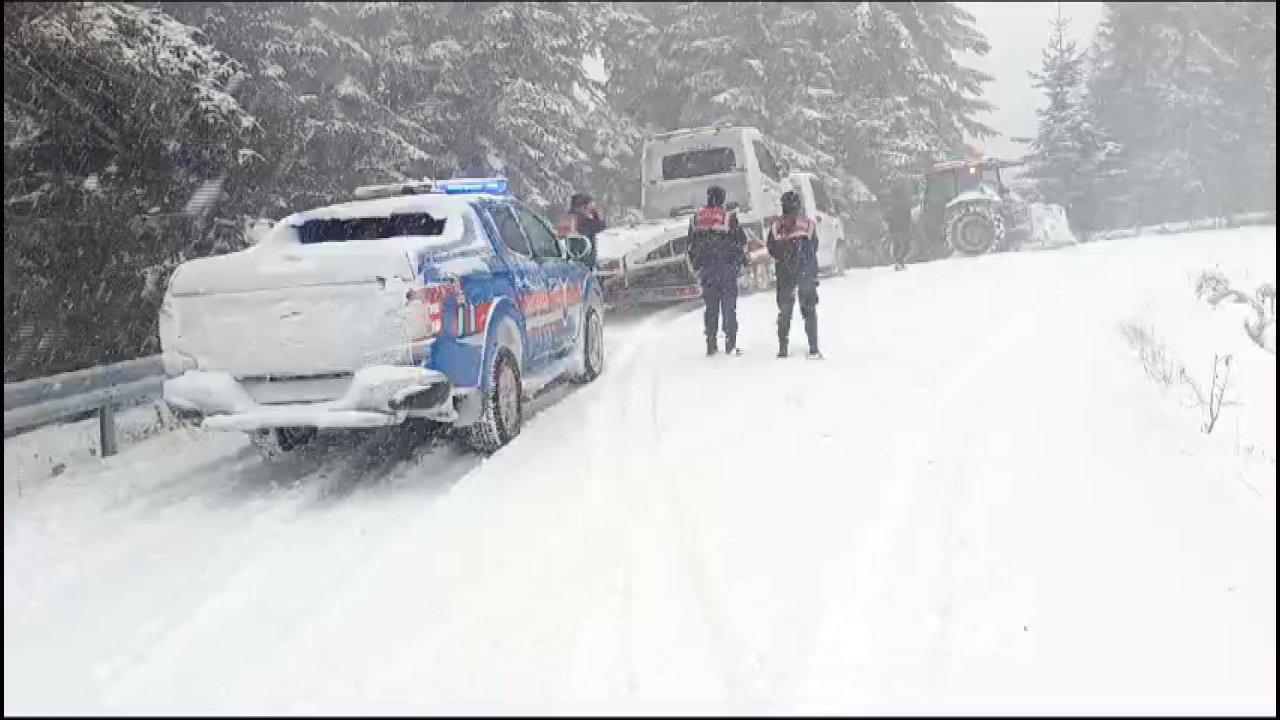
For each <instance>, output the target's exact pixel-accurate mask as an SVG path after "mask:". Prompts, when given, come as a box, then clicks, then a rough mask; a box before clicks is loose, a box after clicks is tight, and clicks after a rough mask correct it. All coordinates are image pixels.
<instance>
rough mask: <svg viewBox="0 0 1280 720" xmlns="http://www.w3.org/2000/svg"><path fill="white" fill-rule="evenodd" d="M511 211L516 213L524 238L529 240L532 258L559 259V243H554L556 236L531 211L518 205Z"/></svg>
mask: <svg viewBox="0 0 1280 720" xmlns="http://www.w3.org/2000/svg"><path fill="white" fill-rule="evenodd" d="M513 209H514V210H515V211H516V217H518V218H520V227H521V228H523V229H524V234H525V237H527V238H529V243H530V244H531V245H532V246H533V256H534V257H540V258H545V257H560V243H558V242H556V234H555V233H554V232H552V231H551V228H550V227H548V226H547V224H546V223H545V222H543V221H542V218H540V217H538V216H537V215H535V214H534V213H533V211H532V210H529V209H528V208H525V207H521V206H519V205H516V206H515V207H514V208H513Z"/></svg>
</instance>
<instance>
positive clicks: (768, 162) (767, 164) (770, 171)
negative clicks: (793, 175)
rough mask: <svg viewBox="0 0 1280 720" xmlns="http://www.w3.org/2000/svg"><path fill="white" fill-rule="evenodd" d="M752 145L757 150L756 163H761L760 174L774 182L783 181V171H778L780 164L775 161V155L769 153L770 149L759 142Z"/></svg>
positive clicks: (756, 141) (755, 141) (753, 141)
mask: <svg viewBox="0 0 1280 720" xmlns="http://www.w3.org/2000/svg"><path fill="white" fill-rule="evenodd" d="M751 144H752V145H753V146H755V149H756V161H757V162H759V163H760V172H762V173H764V174H765V175H767V176H769V177H770V178H772V179H774V180H781V179H782V171H781V170H779V169H778V163H777V162H775V161H774V159H773V155H771V154H770V153H769V148H768V147H766V146H765V144H764V143H762V142H760V141H759V140H752V141H751Z"/></svg>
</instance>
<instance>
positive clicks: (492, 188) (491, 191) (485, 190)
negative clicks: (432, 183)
mask: <svg viewBox="0 0 1280 720" xmlns="http://www.w3.org/2000/svg"><path fill="white" fill-rule="evenodd" d="M436 188H437V190H439V191H440V192H443V193H444V194H445V195H468V194H484V195H506V194H507V179H506V178H501V177H496V178H453V179H452V180H440V181H439V182H437V183H436Z"/></svg>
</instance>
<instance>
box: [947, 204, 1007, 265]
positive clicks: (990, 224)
mask: <svg viewBox="0 0 1280 720" xmlns="http://www.w3.org/2000/svg"><path fill="white" fill-rule="evenodd" d="M946 237H947V244H948V245H950V246H951V248H952V249H953V250H955V251H956V252H958V253H961V254H962V255H981V254H983V253H987V252H991V251H992V250H994V249H995V248H996V247H997V246H998V245H999V244H1000V243H1001V242H1003V241H1004V220H1003V218H1001V217H1000V213H998V212H996V211H995V209H994V208H992V207H991V206H990V205H985V204H977V203H974V204H969V205H963V206H961V207H959V208H957V209H956V210H955V211H954V212H952V214H951V216H950V217H949V218H947V227H946Z"/></svg>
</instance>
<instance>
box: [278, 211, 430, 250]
mask: <svg viewBox="0 0 1280 720" xmlns="http://www.w3.org/2000/svg"><path fill="white" fill-rule="evenodd" d="M445 221H446V218H436V217H435V216H433V215H431V214H429V213H397V214H393V215H389V216H387V217H357V218H333V219H315V220H308V221H306V222H304V223H302V225H300V226H299V227H298V240H299V241H300V242H302V244H304V245H310V244H313V243H330V242H348V241H352V240H383V239H386V238H394V237H410V236H428V237H431V236H437V237H438V236H440V235H443V234H444V227H445Z"/></svg>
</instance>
